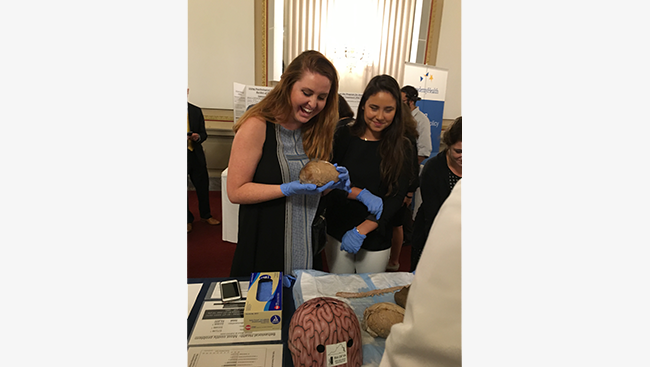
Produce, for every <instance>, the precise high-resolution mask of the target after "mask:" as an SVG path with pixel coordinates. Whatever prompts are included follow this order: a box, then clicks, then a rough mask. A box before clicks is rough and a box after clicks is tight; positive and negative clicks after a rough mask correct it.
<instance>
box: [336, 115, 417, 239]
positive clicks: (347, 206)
mask: <svg viewBox="0 0 650 367" xmlns="http://www.w3.org/2000/svg"><path fill="white" fill-rule="evenodd" d="M379 144H380V142H379V141H364V140H363V139H360V138H358V137H356V136H352V135H351V134H350V128H349V126H342V127H340V128H339V129H337V130H336V133H335V135H334V154H333V158H332V163H337V164H338V165H339V166H343V167H345V168H347V169H348V172H349V173H350V183H351V186H353V187H358V188H361V189H364V188H365V189H367V190H368V191H370V192H371V193H372V194H373V195H376V196H378V197H380V198H382V200H383V205H384V210H383V212H382V214H381V217H380V218H379V221H378V222H377V223H378V224H379V227H378V228H377V229H376V230H374V231H372V232H370V233H368V234H367V237H366V239H365V240H364V241H363V245H362V246H361V248H362V249H364V250H367V251H380V250H386V249H388V248H390V246H391V236H392V227H391V226H389V223H390V220H391V218H392V217H393V215H394V214H395V213H396V212H397V210H399V208H400V207H401V206H402V202H403V201H404V196H406V192H407V190H408V188H409V179H408V175H407V174H402V175H400V178H399V182H398V185H397V190H396V192H395V193H393V195H391V196H389V197H386V193H387V192H388V186H387V185H386V184H385V183H384V182H382V180H381V174H380V164H381V158H380V157H379V152H378V148H379ZM411 159H412V157H408V159H407V160H406V162H404V165H403V167H404V170H406V169H407V167H408V165H410V164H412V162H411ZM325 198H326V200H327V201H328V203H327V205H328V209H327V213H326V218H327V233H328V234H329V235H330V236H332V237H334V238H336V239H337V240H339V241H341V239H342V237H343V235H344V234H345V232H347V231H348V230H350V229H352V228H354V227H356V226H357V225H359V224H361V223H362V222H363V221H364V220H365V219H366V218H367V217H368V215H369V214H370V213H369V212H368V209H367V208H366V206H365V205H364V204H363V203H361V202H360V201H358V200H350V199H348V198H347V193H346V192H345V191H342V190H332V191H331V192H330V193H329V194H328V195H326V196H325ZM387 229H389V230H388V231H387Z"/></svg>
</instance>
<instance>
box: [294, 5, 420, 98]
mask: <svg viewBox="0 0 650 367" xmlns="http://www.w3.org/2000/svg"><path fill="white" fill-rule="evenodd" d="M415 3H416V0H286V2H285V20H286V23H285V24H286V33H285V42H286V43H285V47H284V49H285V63H288V62H291V60H293V59H294V58H295V57H296V56H298V55H299V54H300V53H301V52H303V51H305V50H318V51H320V52H322V53H323V54H324V55H325V56H327V57H328V58H330V59H331V60H332V61H333V63H334V65H335V66H336V67H337V70H338V72H339V77H340V79H341V90H342V91H352V90H350V88H347V90H346V88H345V86H346V80H347V81H348V84H347V85H357V86H358V88H356V89H359V91H363V89H364V88H365V86H366V84H367V83H368V82H369V81H370V79H372V77H374V76H376V75H379V74H388V75H391V76H392V77H394V78H395V79H396V80H397V81H398V82H399V83H400V84H402V81H403V78H404V62H405V61H406V60H408V57H409V54H410V47H411V35H412V33H413V21H414V14H415ZM351 60H352V61H351ZM350 83H353V84H350Z"/></svg>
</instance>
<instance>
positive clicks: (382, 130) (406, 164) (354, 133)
mask: <svg viewBox="0 0 650 367" xmlns="http://www.w3.org/2000/svg"><path fill="white" fill-rule="evenodd" d="M402 106H403V105H402V99H401V94H400V89H399V84H398V83H397V81H396V80H395V79H394V78H393V77H391V76H389V75H378V76H376V77H374V78H372V80H370V82H369V83H368V85H367V86H366V89H365V91H364V93H363V95H362V96H361V100H360V101H359V109H358V111H357V115H356V116H357V118H356V120H355V122H354V123H353V124H352V125H344V126H341V127H339V128H338V129H337V130H336V134H335V135H334V155H333V159H332V162H333V163H337V164H339V165H340V166H345V167H346V168H347V169H348V171H349V175H350V182H351V185H352V189H351V192H350V193H345V192H342V191H341V190H333V191H332V192H331V193H329V194H328V195H327V196H326V198H327V199H328V201H329V203H328V204H329V205H328V209H327V231H328V241H327V245H326V247H325V256H326V259H327V264H328V266H329V270H330V272H332V273H339V274H340V273H354V272H355V271H356V272H357V273H371V272H383V271H385V269H386V264H387V263H388V257H389V255H390V246H391V241H390V240H391V234H392V227H391V226H390V225H389V224H390V220H391V218H392V217H393V215H394V214H395V213H396V212H397V211H398V210H399V208H400V207H401V206H402V202H403V201H404V196H405V195H406V192H407V190H408V187H409V181H410V179H412V177H413V175H415V174H416V173H415V172H414V170H413V165H412V164H411V163H412V162H411V160H412V157H413V152H412V144H411V143H410V141H409V140H408V139H407V138H406V137H405V136H404V120H403V117H402V108H403V107H402Z"/></svg>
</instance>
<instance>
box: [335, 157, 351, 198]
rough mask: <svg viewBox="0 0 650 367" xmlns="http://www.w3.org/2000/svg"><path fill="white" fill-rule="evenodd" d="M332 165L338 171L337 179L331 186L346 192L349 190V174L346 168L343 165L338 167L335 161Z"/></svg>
mask: <svg viewBox="0 0 650 367" xmlns="http://www.w3.org/2000/svg"><path fill="white" fill-rule="evenodd" d="M334 167H335V168H336V171H338V172H339V180H338V182H336V183H335V184H334V185H333V186H332V188H333V189H339V190H345V191H346V192H348V193H349V192H350V191H351V188H350V174H349V173H348V169H347V168H345V167H339V166H338V165H337V164H336V163H334Z"/></svg>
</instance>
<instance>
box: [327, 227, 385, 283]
mask: <svg viewBox="0 0 650 367" xmlns="http://www.w3.org/2000/svg"><path fill="white" fill-rule="evenodd" d="M324 251H325V258H326V260H327V266H328V267H329V270H330V273H332V274H354V273H355V271H356V273H359V274H362V273H383V272H385V271H386V265H388V259H389V258H390V248H388V249H386V250H382V251H366V250H364V249H360V250H359V252H357V253H356V254H351V253H349V252H346V251H343V250H341V242H340V241H338V240H337V239H336V238H334V237H332V236H330V235H327V244H325V250H324Z"/></svg>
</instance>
